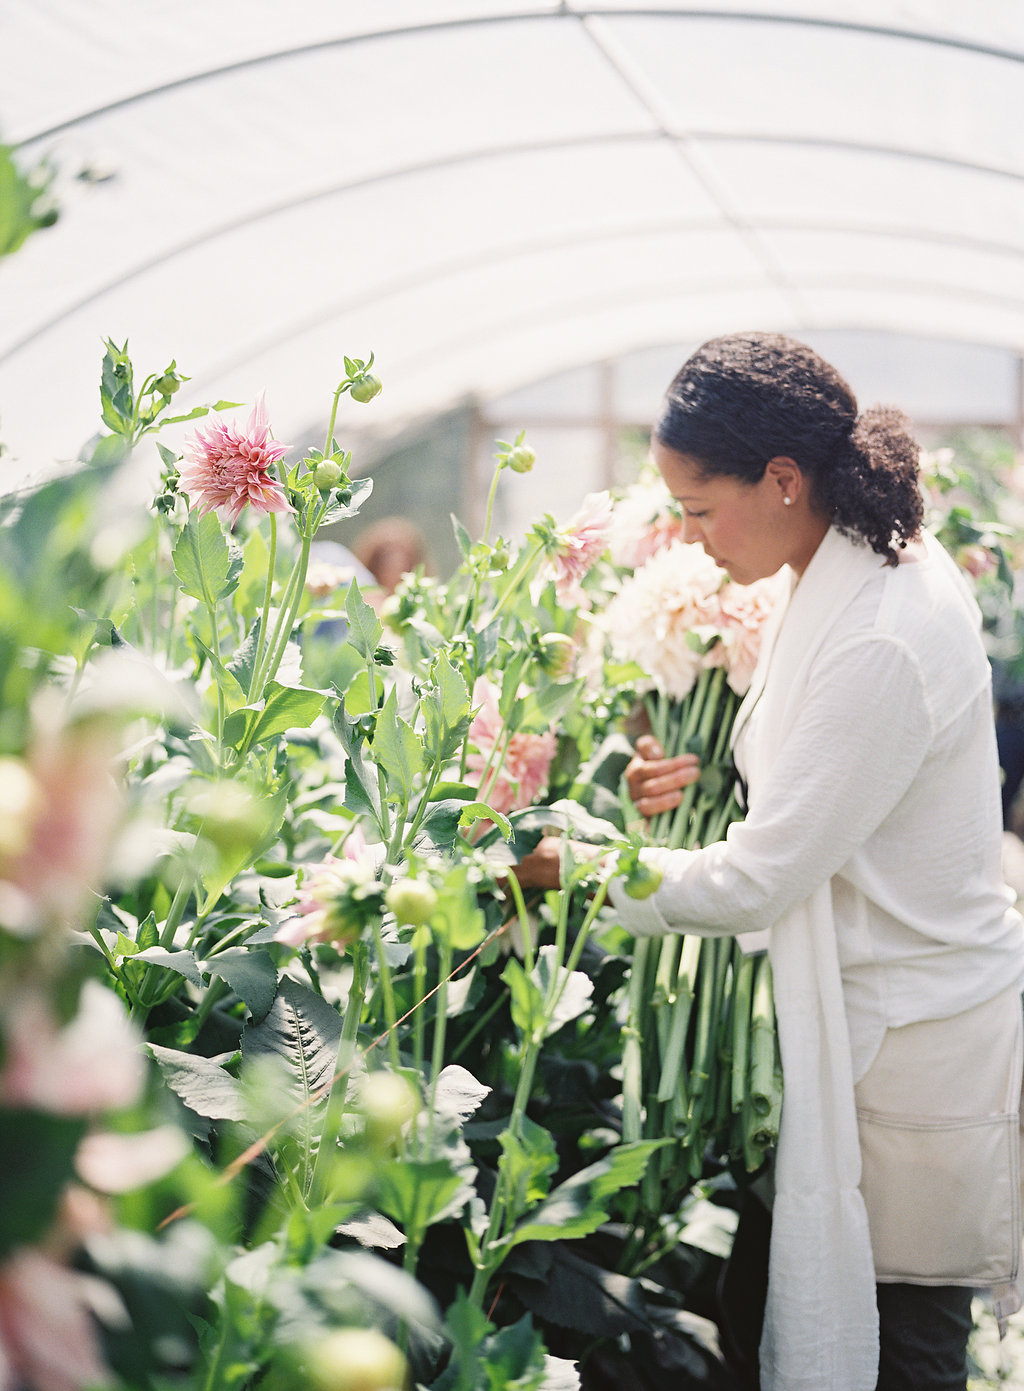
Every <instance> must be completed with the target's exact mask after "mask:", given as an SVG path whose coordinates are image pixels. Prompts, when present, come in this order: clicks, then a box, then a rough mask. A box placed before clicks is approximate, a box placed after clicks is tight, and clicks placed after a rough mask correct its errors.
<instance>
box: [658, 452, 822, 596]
mask: <svg viewBox="0 0 1024 1391" xmlns="http://www.w3.org/2000/svg"><path fill="white" fill-rule="evenodd" d="M651 457H652V459H653V460H654V462H655V463H656V464H657V466H658V468H659V470H660V472H661V476H662V478H663V479H664V480H665V484H666V486H667V487H668V490H669V492H670V493H671V494H672V496H673V497H674V498H676V499H678V501H679V502H680V503H682V507H683V516H684V519H685V531H684V537H685V539H686V540H687V541H695V542H698V543H699V544H700V545H702V546H703V547H704V550H705V551H706V552H707V554H708V555H709V556H710V557H711V559H712V560H714V561H716V562H717V564H719V565H720V566H721V567H722V569H723V570H726V571H727V572H728V574H729V576H730V578H731V579H733V580H735V581H736V583H737V584H752V583H753V582H754V580H761V579H765V578H766V577H767V576H768V575H774V574H775V572H776V571H777V570H779V569H780V568H781V567H782V566H783V565H786V564H789V565H792V566H793V568H794V569H795V570H796V571H797V573H798V574H802V573H803V570H804V569H805V567H806V565H807V563H808V561H809V560H810V558H811V556H812V555H813V554H814V552H815V550H817V548H818V544H819V543H820V541H821V539H822V537H823V536H824V534H825V531H826V530H827V529H828V522H827V520H826V519H824V518H821V517H819V516H818V514H817V513H815V512H814V511H813V510H812V509H811V507H810V500H809V497H808V492H807V486H806V481H805V479H804V477H803V475H802V474H801V472H800V470H799V468H797V466H796V464H794V463H793V462H792V460H789V459H773V460H772V461H771V463H769V465H768V467H767V468H766V469H765V472H764V475H763V476H762V478H761V479H760V481H759V482H757V483H745V482H743V481H742V480H741V479H739V478H734V477H732V476H731V475H729V474H714V475H710V476H709V475H705V474H704V473H703V471H702V469H701V468H700V466H699V464H698V463H697V461H696V460H695V459H692V458H690V457H689V456H688V455H686V454H677V453H676V451H675V450H674V449H668V448H666V446H665V445H663V444H661V443H659V442H658V440H656V439H655V440H652V441H651ZM787 497H788V498H789V502H788V503H787V502H786V500H785V499H786V498H787Z"/></svg>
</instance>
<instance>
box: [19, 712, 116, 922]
mask: <svg viewBox="0 0 1024 1391" xmlns="http://www.w3.org/2000/svg"><path fill="white" fill-rule="evenodd" d="M38 718H39V729H38V732H37V733H36V735H35V736H34V739H33V743H32V746H31V747H30V749H29V751H28V753H27V755H26V757H25V759H24V760H23V761H22V760H19V759H13V758H7V759H2V760H0V917H2V919H3V922H4V925H5V926H6V927H9V928H11V929H12V930H15V931H20V932H30V931H36V930H38V929H39V928H40V927H43V926H45V925H47V924H52V923H63V924H65V925H67V926H77V925H78V921H77V920H78V918H79V916H80V914H81V911H82V907H83V904H84V902H85V900H86V898H87V897H88V895H89V894H90V893H96V892H98V890H99V889H100V888H101V887H102V880H103V875H104V870H105V866H106V862H107V857H108V855H109V853H110V848H111V844H112V841H113V838H114V832H115V830H116V829H117V825H118V822H119V820H120V816H121V810H122V795H121V789H120V786H119V785H118V783H117V781H116V779H115V776H114V769H115V759H116V755H117V751H118V750H117V741H116V739H115V738H114V731H113V727H112V726H111V724H110V723H109V721H103V720H89V721H82V722H81V723H79V724H76V725H72V726H65V725H63V724H62V723H61V719H62V717H61V716H58V715H54V716H53V719H52V722H47V716H46V715H45V714H44V715H42V716H39V717H38Z"/></svg>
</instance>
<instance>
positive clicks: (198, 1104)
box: [145, 1043, 245, 1121]
mask: <svg viewBox="0 0 1024 1391" xmlns="http://www.w3.org/2000/svg"><path fill="white" fill-rule="evenodd" d="M145 1046H146V1049H147V1051H148V1052H149V1055H150V1057H152V1058H153V1059H154V1061H155V1062H156V1064H157V1066H158V1067H159V1069H160V1075H161V1076H162V1077H163V1079H164V1081H165V1082H166V1083H167V1085H168V1087H170V1089H171V1091H172V1092H174V1094H175V1096H178V1097H180V1098H181V1100H182V1101H183V1102H184V1103H185V1105H186V1106H188V1107H189V1108H190V1109H191V1110H193V1111H195V1113H196V1115H198V1116H204V1117H205V1118H206V1119H207V1120H215V1121H216V1120H225V1121H239V1120H242V1119H243V1117H244V1115H245V1108H244V1106H243V1103H242V1092H241V1088H240V1086H239V1084H238V1080H237V1078H234V1077H232V1076H231V1074H230V1072H227V1071H226V1070H225V1069H224V1067H223V1065H222V1064H223V1062H224V1061H225V1060H226V1059H227V1058H230V1057H231V1056H232V1055H231V1054H224V1055H222V1057H221V1058H204V1057H200V1056H198V1055H197V1054H195V1053H183V1052H181V1051H180V1050H179V1049H177V1048H164V1047H162V1046H161V1045H160V1044H157V1043H147V1044H146V1045H145Z"/></svg>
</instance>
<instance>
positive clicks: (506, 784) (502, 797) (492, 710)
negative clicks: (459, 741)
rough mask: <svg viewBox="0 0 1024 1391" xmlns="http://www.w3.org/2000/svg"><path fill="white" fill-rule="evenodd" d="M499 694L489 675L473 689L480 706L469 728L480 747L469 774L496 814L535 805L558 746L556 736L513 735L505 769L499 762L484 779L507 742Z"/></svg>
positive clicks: (469, 765) (473, 755) (469, 763)
mask: <svg viewBox="0 0 1024 1391" xmlns="http://www.w3.org/2000/svg"><path fill="white" fill-rule="evenodd" d="M498 696H499V691H498V688H497V686H495V685H494V684H493V682H491V681H488V680H487V678H486V677H485V676H481V677H479V678H478V679H477V682H476V684H475V686H474V687H473V704H474V706H479V709H478V710H477V713H476V715H475V716H474V717H473V722H472V724H471V725H470V727H469V738H470V742H471V743H472V744H474V745H475V746H476V752H475V753H471V754H470V755H469V758H468V759H467V760H466V773H467V777H468V779H469V780H470V781H471V782H474V781H475V783H476V785H477V787H478V788H479V790H480V796H481V798H482V799H483V800H484V801H485V802H487V803H488V805H490V806H492V807H493V808H494V809H495V811H500V812H510V811H517V810H519V809H520V808H521V807H529V806H532V805H533V803H534V802H536V801H537V799H538V797H539V796H540V794H541V792H542V791H543V789H544V788H545V787H546V786H547V781H548V773H549V772H550V769H551V760H552V759H553V758H554V756H555V749H556V747H557V744H558V740H557V739H556V737H555V735H554V734H551V733H545V734H526V733H519V734H513V735H512V738H511V739H510V740H509V741H508V747H507V748H506V750H505V758H504V761H503V763H502V764H501V767H500V768H498V771H497V772H495V771H494V769H495V767H496V766H497V759H495V764H494V765H493V766H492V767H491V770H490V771H489V772H488V773H487V775H486V780H485V781H483V782H481V779H482V778H484V770H485V769H486V768H487V764H488V762H489V760H490V756H491V752H492V750H493V749H494V746H495V744H497V743H498V741H499V740H503V739H504V728H505V727H504V725H503V723H502V719H501V714H500V712H499V709H498Z"/></svg>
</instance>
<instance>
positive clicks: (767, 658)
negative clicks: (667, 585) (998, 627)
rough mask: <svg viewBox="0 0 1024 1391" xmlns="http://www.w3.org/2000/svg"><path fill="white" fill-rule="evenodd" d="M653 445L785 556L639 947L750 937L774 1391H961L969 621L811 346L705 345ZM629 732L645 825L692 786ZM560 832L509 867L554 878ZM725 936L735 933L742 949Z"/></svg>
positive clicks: (972, 796)
mask: <svg viewBox="0 0 1024 1391" xmlns="http://www.w3.org/2000/svg"><path fill="white" fill-rule="evenodd" d="M652 454H653V458H654V460H655V462H656V463H657V465H658V467H659V469H660V470H661V473H662V475H663V477H664V479H665V481H666V483H667V485H668V487H669V489H670V491H671V492H672V494H673V495H674V496H675V497H676V498H678V500H679V502H680V503H681V505H682V507H683V510H684V515H685V517H686V528H687V532H686V536H687V539H688V540H690V541H695V542H699V543H700V544H701V545H703V547H704V549H705V550H706V551H707V552H708V554H709V555H711V556H712V557H713V559H715V560H716V561H718V562H719V564H721V565H722V566H723V567H724V568H725V569H726V570H727V571H728V572H729V574H730V576H731V577H732V578H733V580H735V581H738V582H739V583H750V582H751V581H753V580H757V579H760V578H762V577H764V576H767V575H771V574H774V573H775V572H776V571H778V570H779V569H780V568H782V567H783V566H785V567H788V571H787V573H788V576H789V579H790V594H789V598H788V601H787V602H786V603H784V604H783V605H782V606H781V608H780V611H779V613H778V615H777V616H776V621H775V623H774V628H773V631H772V632H770V633H769V634H767V635H766V639H765V643H764V648H763V651H762V655H761V661H760V663H759V666H758V672H757V674H756V675H755V678H754V683H753V685H752V687H751V691H750V693H749V694H748V696H747V698H746V700H745V701H744V704H743V706H742V708H741V710H740V713H739V715H738V717H737V721H736V730H735V734H734V757H735V761H736V765H737V769H738V771H739V774H740V776H741V778H742V780H743V782H744V785H745V787H746V788H747V793H748V810H747V815H746V818H745V820H744V821H743V822H742V823H738V824H736V825H734V826H732V827H731V828H730V831H729V834H728V837H727V839H726V840H725V841H723V842H721V843H719V844H716V845H711V846H708V847H705V848H704V849H701V850H697V851H681V850H678V851H667V850H659V849H649V850H645V851H644V852H643V853H644V856H645V858H646V859H648V860H649V861H650V862H653V863H654V864H656V865H657V866H658V867H659V868H660V869H661V870H662V872H663V879H662V882H661V885H660V887H659V888H658V889H657V891H656V892H655V893H654V894H653V895H652V896H651V897H650V898H648V899H646V900H643V901H637V900H635V899H632V898H630V897H629V896H628V895H626V894H625V893H624V892H623V891H622V889H621V886H619V885H617V883H616V881H614V880H613V881H612V885H611V897H612V901H613V902H614V904H615V907H616V909H617V911H618V912H619V914H620V918H621V921H622V923H623V924H624V925H625V926H626V927H627V928H628V929H629V930H630V931H631V932H633V933H634V934H662V933H667V932H699V933H704V934H711V935H714V934H733V933H736V934H741V935H745V934H748V933H758V932H762V931H763V930H764V929H769V928H770V934H769V939H770V940H769V951H770V955H771V960H772V966H773V973H774V979H775V990H776V1007H777V1012H778V1020H779V1038H780V1046H781V1050H782V1062H783V1071H784V1076H785V1100H784V1106H783V1117H782V1128H781V1134H780V1140H779V1147H778V1152H777V1156H776V1164H775V1198H774V1204H773V1218H772V1236H771V1255H770V1265H769V1282H768V1303H767V1310H766V1315H765V1326H764V1334H763V1338H762V1343H761V1376H762V1385H763V1386H764V1388H765V1391H871V1389H872V1388H873V1387H875V1386H876V1385H877V1387H878V1388H879V1391H883V1388H884V1391H893V1388H897V1387H898V1388H900V1391H909V1388H913V1391H940V1388H941V1391H953V1388H958V1391H963V1388H964V1387H965V1385H966V1365H965V1363H966V1342H967V1336H968V1333H969V1330H970V1327H971V1318H970V1302H971V1293H972V1289H973V1288H975V1287H979V1286H993V1287H999V1289H998V1295H997V1298H998V1299H999V1300H1000V1301H1001V1302H999V1303H998V1304H997V1309H998V1311H999V1312H1001V1313H1005V1312H1009V1311H1011V1310H1012V1309H1013V1308H1015V1307H1017V1305H1016V1304H1015V1303H1014V1302H1013V1301H1014V1294H1013V1292H1012V1291H1011V1290H1010V1289H1009V1287H1010V1286H1011V1285H1012V1282H1014V1281H1015V1280H1016V1278H1017V1272H1018V1264H1019V1258H1020V1238H1021V1214H1020V1181H1019V1132H1018V1122H1019V1097H1020V1082H1021V1009H1020V989H1021V985H1022V981H1024V938H1022V930H1021V922H1020V919H1019V917H1018V915H1017V913H1016V911H1015V910H1014V908H1013V906H1012V895H1011V894H1010V893H1009V891H1008V890H1006V889H1005V888H1004V886H1003V883H1002V877H1001V871H1000V844H1001V817H1000V799H999V777H998V767H997V760H996V749H995V738H994V731H993V722H992V710H991V692H990V676H989V668H988V663H987V660H986V657H985V653H984V649H983V646H982V642H981V636H980V623H979V617H978V612H977V608H976V606H975V605H974V602H973V600H972V598H971V596H970V594H969V592H968V590H967V589H966V586H965V585H964V583H963V581H962V579H961V577H960V575H959V573H958V572H957V570H956V567H955V566H954V565H953V563H952V561H950V560H949V558H948V557H947V556H946V555H945V553H944V552H943V551H942V549H941V547H939V546H938V545H937V544H936V543H935V542H934V541H933V540H932V539H931V538H929V537H928V536H927V535H922V532H921V521H922V504H921V496H920V491H919V487H918V479H917V448H916V446H915V444H914V442H913V440H912V439H911V438H910V436H909V435H908V434H907V432H906V430H905V428H904V424H903V421H902V417H900V416H899V415H898V414H897V413H895V412H893V411H888V410H881V409H876V410H872V411H867V412H865V414H864V415H862V416H858V414H857V406H856V402H855V400H854V397H853V394H852V393H851V391H850V389H849V387H848V386H847V385H846V383H845V382H844V381H843V380H842V378H841V377H840V376H839V375H838V373H837V372H836V371H835V370H834V369H833V368H831V367H830V366H829V365H828V364H827V363H825V362H824V361H823V360H822V359H821V358H819V357H818V356H817V355H816V354H815V353H814V352H812V351H811V350H810V349H809V348H807V347H805V346H804V345H802V344H800V343H796V342H793V341H792V340H789V339H786V338H783V337H781V336H778V335H772V334H755V333H749V334H737V335H732V336H729V337H726V338H720V339H716V340H713V341H712V342H710V343H707V344H705V345H704V346H703V347H702V348H700V349H699V350H698V351H697V352H696V353H695V354H694V355H693V356H692V357H691V358H690V359H689V360H688V361H687V362H686V363H685V364H684V366H683V368H682V369H681V371H680V372H679V374H678V375H677V377H676V378H675V380H674V381H673V383H672V385H671V387H670V388H669V391H668V393H667V396H666V399H665V403H664V407H663V410H662V413H661V415H660V417H659V419H658V421H657V424H656V426H655V430H654V436H653V442H652ZM659 753H660V750H658V749H657V747H656V746H654V745H653V742H648V743H640V744H639V745H638V757H637V758H636V759H634V761H633V764H632V765H631V768H630V770H629V785H630V790H631V793H632V795H633V798H634V801H635V802H636V805H637V807H638V809H639V810H640V811H641V812H643V813H644V814H645V815H648V816H651V815H653V814H654V813H656V812H657V811H660V810H664V809H666V808H668V807H671V806H673V805H676V804H677V803H678V801H679V800H680V796H681V793H680V789H681V788H682V787H683V786H685V785H686V784H687V783H689V782H692V781H693V780H694V778H695V777H697V776H698V775H699V769H698V768H697V767H696V763H695V760H693V759H692V758H689V757H682V758H676V759H663V758H660V757H658V756H657V755H658V754H659ZM557 849H558V843H557V842H556V841H553V840H548V841H544V842H542V843H541V845H540V847H538V850H537V851H536V852H535V853H534V855H532V856H530V857H528V858H527V859H526V860H524V862H523V864H522V866H521V867H520V869H519V870H518V871H517V874H518V877H519V878H520V880H521V882H527V883H544V882H548V881H549V880H550V878H551V874H552V866H553V863H554V857H555V856H556V855H557ZM741 940H742V936H741Z"/></svg>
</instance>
